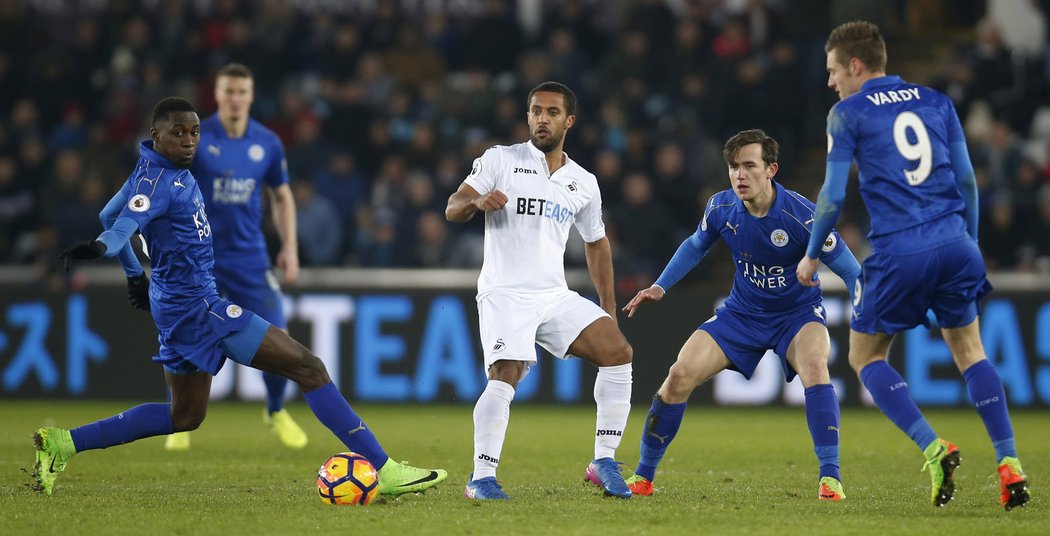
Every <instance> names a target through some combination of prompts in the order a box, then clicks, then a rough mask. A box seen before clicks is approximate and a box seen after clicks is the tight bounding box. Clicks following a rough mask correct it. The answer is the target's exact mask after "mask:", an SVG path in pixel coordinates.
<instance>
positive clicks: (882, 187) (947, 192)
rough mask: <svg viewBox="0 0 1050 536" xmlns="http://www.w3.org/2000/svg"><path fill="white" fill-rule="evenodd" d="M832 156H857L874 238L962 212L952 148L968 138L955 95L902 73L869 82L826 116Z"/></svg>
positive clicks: (839, 158)
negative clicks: (903, 76) (912, 81)
mask: <svg viewBox="0 0 1050 536" xmlns="http://www.w3.org/2000/svg"><path fill="white" fill-rule="evenodd" d="M827 134H828V161H829V162H851V161H854V160H855V161H856V163H857V168H858V169H859V171H860V194H861V197H862V198H863V199H864V203H865V205H867V207H868V213H869V214H870V215H871V232H870V233H869V235H868V236H869V238H871V239H872V240H873V241H875V239H877V238H879V237H882V236H885V235H889V234H892V233H896V232H898V231H901V230H904V229H909V228H912V227H917V226H919V225H922V224H924V223H927V222H932V221H935V220H939V219H941V218H944V217H945V216H948V215H952V214H958V215H960V216H962V215H963V214H964V211H965V209H966V205H965V201H964V200H963V197H962V193H961V191H960V189H959V186H958V184H957V182H956V177H955V173H954V172H953V171H952V166H951V160H950V155H949V147H950V145H951V144H952V143H954V142H964V141H965V138H964V136H963V131H962V127H961V125H960V124H959V116H958V115H957V114H956V112H955V107H954V105H953V104H952V102H951V100H950V99H948V97H946V96H945V95H944V94H942V93H940V92H938V91H936V90H933V89H930V88H928V87H924V86H920V85H916V84H909V83H907V82H905V81H904V80H902V79H901V78H900V77H898V76H883V77H879V78H874V79H871V80H868V81H867V82H865V83H864V85H863V86H861V89H860V91H858V92H857V93H855V94H853V95H850V96H849V97H847V98H845V99H843V100H841V101H840V102H838V103H837V104H836V105H835V106H834V107H832V109H831V112H830V113H829V114H828V123H827Z"/></svg>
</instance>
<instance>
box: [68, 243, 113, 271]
mask: <svg viewBox="0 0 1050 536" xmlns="http://www.w3.org/2000/svg"><path fill="white" fill-rule="evenodd" d="M105 252H106V244H104V243H102V242H100V241H98V240H81V241H80V242H73V243H72V244H70V245H68V246H66V249H63V250H62V253H61V254H59V256H58V258H59V259H62V263H63V264H64V265H65V267H66V271H67V272H68V271H69V259H97V258H99V257H101V256H102V255H103V254H104V253H105Z"/></svg>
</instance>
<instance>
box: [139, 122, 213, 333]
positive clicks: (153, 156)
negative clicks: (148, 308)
mask: <svg viewBox="0 0 1050 536" xmlns="http://www.w3.org/2000/svg"><path fill="white" fill-rule="evenodd" d="M139 154H140V156H139V160H138V163H137V164H136V165H135V170H134V171H133V172H132V173H131V176H129V177H128V180H127V182H125V183H124V186H123V187H122V188H121V192H120V194H119V195H122V196H123V197H124V199H126V200H127V201H126V204H125V205H124V208H123V209H122V210H121V212H120V217H127V218H131V219H132V220H134V221H135V223H137V224H138V226H139V229H140V230H141V232H142V236H143V237H145V239H146V245H147V247H148V250H149V255H150V265H151V268H152V274H151V277H150V295H151V298H153V300H154V301H153V302H152V303H153V304H154V317H157V315H159V314H162V313H163V311H160V309H165V308H166V307H167V306H171V307H172V308H173V309H178V310H181V309H182V307H181V305H182V304H185V303H186V302H189V301H198V300H199V299H200V298H212V297H217V296H218V293H217V291H216V289H215V278H214V277H212V268H213V266H214V265H215V258H214V257H213V255H212V237H211V234H212V231H211V226H210V224H209V222H208V216H207V215H206V214H205V211H204V198H203V196H202V195H201V191H200V189H199V188H198V187H197V181H196V179H194V177H193V174H192V173H190V171H189V170H187V169H185V168H179V167H176V166H175V165H174V164H172V163H171V162H170V161H169V160H168V159H167V158H165V157H163V156H161V155H160V154H159V153H157V152H156V151H154V150H153V141H152V140H148V141H144V142H142V144H141V145H140V147H139ZM158 305H159V306H160V307H157V306H158Z"/></svg>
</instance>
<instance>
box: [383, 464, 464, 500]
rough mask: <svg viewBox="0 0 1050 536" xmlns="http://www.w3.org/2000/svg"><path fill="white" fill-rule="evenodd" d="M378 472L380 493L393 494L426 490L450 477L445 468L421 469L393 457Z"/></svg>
mask: <svg viewBox="0 0 1050 536" xmlns="http://www.w3.org/2000/svg"><path fill="white" fill-rule="evenodd" d="M378 474H379V493H380V495H391V496H397V495H401V494H403V493H412V492H419V491H424V490H427V489H430V488H432V487H434V486H436V485H438V484H439V483H441V481H442V480H445V478H446V477H448V472H446V471H445V470H444V469H420V468H419V467H412V466H411V465H406V464H405V462H401V463H398V462H395V461H394V459H393V458H390V459H388V460H387V461H386V463H385V464H383V467H382V468H381V469H379V472H378Z"/></svg>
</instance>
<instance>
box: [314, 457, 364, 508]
mask: <svg viewBox="0 0 1050 536" xmlns="http://www.w3.org/2000/svg"><path fill="white" fill-rule="evenodd" d="M317 493H318V494H320V495H321V501H322V502H324V503H325V504H349V505H358V504H360V505H365V504H368V503H370V502H372V500H373V499H375V497H376V495H377V494H378V493H379V476H378V475H377V474H376V468H375V467H374V466H373V465H372V462H369V461H368V460H367V459H365V457H364V456H362V455H360V454H358V453H356V452H343V453H340V454H336V455H335V456H332V457H331V458H328V461H326V462H324V465H322V466H321V469H320V470H318V471H317Z"/></svg>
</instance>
